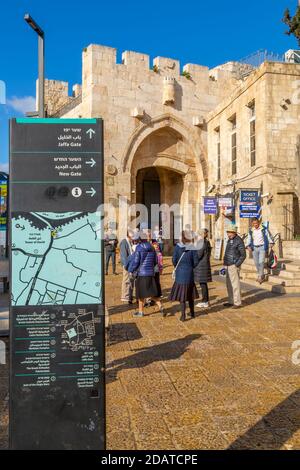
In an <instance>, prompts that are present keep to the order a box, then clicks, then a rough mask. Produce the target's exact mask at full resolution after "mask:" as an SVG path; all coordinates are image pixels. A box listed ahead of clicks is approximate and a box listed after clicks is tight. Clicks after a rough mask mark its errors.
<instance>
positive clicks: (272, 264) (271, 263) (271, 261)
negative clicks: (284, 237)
mask: <svg viewBox="0 0 300 470" xmlns="http://www.w3.org/2000/svg"><path fill="white" fill-rule="evenodd" d="M277 264H278V257H277V255H276V253H275V252H274V250H273V249H271V250H270V253H269V258H268V268H270V269H275V268H276V266H277Z"/></svg>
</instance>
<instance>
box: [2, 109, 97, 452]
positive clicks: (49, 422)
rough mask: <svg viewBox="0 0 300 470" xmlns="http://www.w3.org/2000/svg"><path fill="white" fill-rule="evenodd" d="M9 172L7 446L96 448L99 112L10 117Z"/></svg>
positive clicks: (19, 447) (14, 447)
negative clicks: (89, 116) (59, 116)
mask: <svg viewBox="0 0 300 470" xmlns="http://www.w3.org/2000/svg"><path fill="white" fill-rule="evenodd" d="M10 178H11V191H10V205H9V207H10V234H11V235H10V236H11V240H10V259H11V279H10V290H11V303H10V325H11V335H10V338H11V339H10V341H11V343H10V350H11V372H10V447H11V448H12V449H74V450H75V449H96V450H97V449H99V450H101V449H103V448H104V447H105V436H104V433H105V431H104V430H105V423H104V419H105V413H104V411H105V409H104V407H105V396H104V364H105V362H104V289H103V286H104V282H103V236H102V225H101V214H100V208H99V206H100V205H101V204H102V203H103V130H102V120H101V119H27V118H26V119H13V120H11V122H10Z"/></svg>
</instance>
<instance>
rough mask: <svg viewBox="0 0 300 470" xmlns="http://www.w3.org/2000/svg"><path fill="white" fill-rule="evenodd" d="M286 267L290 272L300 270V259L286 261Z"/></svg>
mask: <svg viewBox="0 0 300 470" xmlns="http://www.w3.org/2000/svg"><path fill="white" fill-rule="evenodd" d="M284 268H285V270H286V271H289V272H297V271H299V272H300V263H299V261H291V262H289V263H287V262H285V263H284Z"/></svg>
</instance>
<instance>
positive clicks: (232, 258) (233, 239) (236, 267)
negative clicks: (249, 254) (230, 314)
mask: <svg viewBox="0 0 300 470" xmlns="http://www.w3.org/2000/svg"><path fill="white" fill-rule="evenodd" d="M226 231H227V236H228V241H227V245H226V250H225V254H224V266H225V267H226V287H227V292H228V302H226V303H225V304H224V307H233V308H240V307H241V305H242V301H241V284H240V276H239V271H240V267H241V265H242V264H243V262H244V261H245V259H246V249H245V245H244V242H243V240H242V239H241V237H240V236H239V235H238V234H237V227H236V226H235V225H231V226H229V227H228V228H227V230H226Z"/></svg>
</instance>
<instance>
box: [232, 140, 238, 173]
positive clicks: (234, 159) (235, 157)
mask: <svg viewBox="0 0 300 470" xmlns="http://www.w3.org/2000/svg"><path fill="white" fill-rule="evenodd" d="M236 160H237V151H236V132H233V133H232V134H231V174H232V175H236V172H237V164H236Z"/></svg>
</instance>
